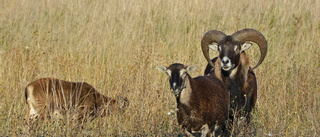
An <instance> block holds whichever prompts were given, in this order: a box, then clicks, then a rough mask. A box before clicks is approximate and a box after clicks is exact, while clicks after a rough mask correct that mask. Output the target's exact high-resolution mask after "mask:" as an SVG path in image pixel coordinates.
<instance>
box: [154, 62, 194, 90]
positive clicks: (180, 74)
mask: <svg viewBox="0 0 320 137" xmlns="http://www.w3.org/2000/svg"><path fill="white" fill-rule="evenodd" d="M196 68H197V66H193V65H190V66H185V65H183V64H179V63H174V64H171V65H170V66H169V67H165V66H157V69H158V70H159V71H161V72H163V73H166V74H167V75H168V77H169V82H170V87H171V90H172V93H173V94H175V95H179V94H180V92H181V91H182V89H183V88H185V80H186V78H187V75H188V73H189V72H192V71H193V70H195V69H196Z"/></svg>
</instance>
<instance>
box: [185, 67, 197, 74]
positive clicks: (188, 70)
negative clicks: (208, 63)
mask: <svg viewBox="0 0 320 137" xmlns="http://www.w3.org/2000/svg"><path fill="white" fill-rule="evenodd" d="M196 68H197V66H195V65H190V66H188V67H187V72H188V73H189V72H192V71H194V70H195V69H196Z"/></svg>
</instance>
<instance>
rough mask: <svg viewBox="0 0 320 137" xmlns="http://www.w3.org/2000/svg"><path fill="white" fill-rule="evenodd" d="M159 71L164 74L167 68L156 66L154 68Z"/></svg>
mask: <svg viewBox="0 0 320 137" xmlns="http://www.w3.org/2000/svg"><path fill="white" fill-rule="evenodd" d="M156 68H157V69H158V70H159V71H161V72H163V73H166V72H167V67H165V66H157V67H156Z"/></svg>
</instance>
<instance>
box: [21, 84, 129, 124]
mask: <svg viewBox="0 0 320 137" xmlns="http://www.w3.org/2000/svg"><path fill="white" fill-rule="evenodd" d="M25 97H26V101H27V104H28V108H29V112H28V118H33V117H40V118H43V117H44V116H52V115H53V113H54V112H58V114H55V115H62V116H63V117H65V116H66V114H67V113H70V114H72V115H73V116H74V117H73V118H74V119H77V120H80V121H81V120H85V119H86V118H87V117H89V118H91V119H93V118H95V117H97V116H99V115H108V114H109V113H111V112H115V111H118V110H122V109H124V108H125V107H127V106H128V105H129V104H128V103H129V102H128V100H127V99H126V98H120V99H119V100H117V99H113V98H110V97H107V96H104V95H102V94H100V93H99V92H98V91H97V90H96V89H95V88H94V87H92V86H91V85H90V84H88V83H86V82H70V81H64V80H59V79H55V78H41V79H38V80H35V81H33V82H31V83H30V84H28V85H27V87H26V89H25ZM31 107H32V108H33V110H32V109H31ZM31 111H36V114H33V115H32V114H30V113H34V112H31Z"/></svg>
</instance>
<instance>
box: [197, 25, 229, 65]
mask: <svg viewBox="0 0 320 137" xmlns="http://www.w3.org/2000/svg"><path fill="white" fill-rule="evenodd" d="M226 36H227V35H226V34H224V33H223V32H221V31H217V30H210V31H208V32H207V33H206V34H204V36H203V38H202V40H201V49H202V53H203V55H204V57H205V58H206V60H207V61H208V63H209V64H210V65H211V66H212V67H214V66H213V64H212V62H211V60H210V56H209V45H210V44H212V43H213V42H215V43H219V42H220V41H221V40H222V39H223V38H225V37H226Z"/></svg>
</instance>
